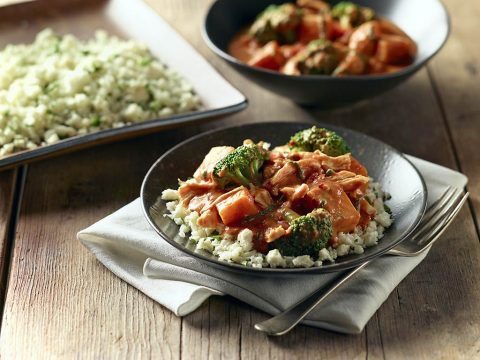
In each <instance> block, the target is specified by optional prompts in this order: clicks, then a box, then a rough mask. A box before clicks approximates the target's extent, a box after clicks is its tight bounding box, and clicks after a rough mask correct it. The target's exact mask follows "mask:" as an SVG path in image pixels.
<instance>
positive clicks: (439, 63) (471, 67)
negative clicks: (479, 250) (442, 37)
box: [430, 0, 480, 232]
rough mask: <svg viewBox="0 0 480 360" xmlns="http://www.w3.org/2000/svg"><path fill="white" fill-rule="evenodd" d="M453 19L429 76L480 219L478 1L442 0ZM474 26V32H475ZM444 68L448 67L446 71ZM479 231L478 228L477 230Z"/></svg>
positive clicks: (478, 220)
mask: <svg viewBox="0 0 480 360" xmlns="http://www.w3.org/2000/svg"><path fill="white" fill-rule="evenodd" d="M445 4H446V6H447V8H448V11H449V13H450V15H451V17H452V19H453V21H452V31H451V34H450V40H449V42H448V43H447V44H446V46H445V48H444V49H443V50H442V52H441V53H440V54H439V55H438V56H437V57H436V58H435V60H434V61H432V63H431V66H430V72H431V76H432V79H433V82H434V85H435V90H436V91H437V94H438V96H439V100H440V104H441V106H442V109H443V116H444V118H445V121H446V124H447V126H448V127H449V131H450V132H451V136H452V139H453V142H454V144H455V147H456V151H457V157H458V161H459V164H460V167H461V169H462V170H463V172H464V173H465V174H466V175H467V176H468V177H469V179H470V181H469V184H468V189H469V191H470V193H471V196H470V201H471V204H472V205H473V207H474V209H475V212H476V219H477V227H478V223H479V222H480V152H479V151H478V150H477V149H476V146H475V145H474V144H478V142H479V140H480V132H479V130H480V128H479V123H480V102H479V101H478V99H479V95H480V48H479V47H478V37H477V32H478V21H477V19H478V17H479V16H480V3H479V2H478V1H473V2H471V3H465V2H459V1H455V0H449V1H445ZM475 29H477V31H474V30H475ZM445 69H449V70H448V71H445ZM477 231H479V232H480V228H478V230H477Z"/></svg>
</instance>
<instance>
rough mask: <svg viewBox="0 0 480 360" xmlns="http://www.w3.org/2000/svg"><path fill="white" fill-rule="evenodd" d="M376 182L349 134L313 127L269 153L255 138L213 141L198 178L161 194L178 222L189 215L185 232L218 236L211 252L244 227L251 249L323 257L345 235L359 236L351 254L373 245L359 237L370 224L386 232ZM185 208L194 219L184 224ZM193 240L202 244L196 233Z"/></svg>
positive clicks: (237, 234) (382, 207)
mask: <svg viewBox="0 0 480 360" xmlns="http://www.w3.org/2000/svg"><path fill="white" fill-rule="evenodd" d="M371 185H372V184H371V179H370V178H369V176H368V171H367V169H366V168H365V167H364V166H363V165H362V164H361V163H360V162H359V161H358V160H357V159H355V157H353V156H352V154H351V152H350V149H349V147H348V145H347V144H346V142H345V141H344V139H343V138H342V137H340V136H339V135H338V134H336V133H335V132H333V131H331V130H328V129H324V128H318V127H315V126H314V127H312V128H310V129H305V130H302V131H300V132H298V133H296V134H294V135H293V136H292V137H291V139H290V140H289V142H288V143H287V144H285V145H282V146H279V147H276V148H274V149H272V150H269V144H266V143H264V142H260V143H254V142H253V141H251V140H246V141H244V144H243V145H241V146H239V147H236V148H235V147H232V146H215V147H213V148H211V150H210V152H209V153H208V154H207V155H206V156H205V158H204V160H203V162H202V163H201V164H200V166H199V167H198V169H197V170H196V171H195V173H194V174H193V177H192V178H191V179H189V180H186V181H180V186H179V188H178V190H176V191H174V190H168V191H170V194H169V193H164V199H168V200H175V201H173V202H172V203H171V205H169V207H168V206H167V208H169V209H170V210H171V213H172V215H170V216H171V217H172V219H174V220H176V219H177V218H178V216H177V217H176V216H175V214H176V213H182V214H184V215H183V216H184V218H182V219H180V221H179V222H177V223H179V224H183V225H182V226H183V227H184V228H183V229H184V230H186V231H192V232H195V233H196V234H198V233H199V232H200V231H204V230H206V231H205V232H204V233H203V235H202V236H203V237H204V238H206V239H208V238H210V240H209V241H210V242H212V241H214V240H215V241H217V242H216V243H215V242H213V245H212V246H211V248H212V249H213V248H214V245H215V244H217V245H220V244H221V243H222V244H223V242H221V241H222V240H224V239H230V240H232V242H234V241H235V239H237V238H238V237H239V234H241V233H245V231H246V232H247V233H248V234H249V239H250V241H251V242H252V244H251V246H250V245H249V246H247V247H248V251H250V250H252V249H251V248H253V250H254V251H255V252H257V253H260V254H264V255H267V254H268V255H271V256H270V258H272V256H273V255H275V254H277V255H278V256H281V257H301V256H307V257H310V258H311V259H313V260H318V259H319V258H321V256H322V255H321V254H322V251H323V253H324V255H325V249H330V250H332V249H335V248H338V246H339V245H341V244H343V243H344V242H345V241H346V240H345V239H346V235H345V234H353V235H355V236H357V237H358V242H356V243H354V242H352V245H351V249H350V245H349V246H347V248H348V249H347V253H349V250H354V249H356V250H355V251H356V252H357V253H359V251H361V252H363V247H364V246H363V245H365V246H368V244H363V242H362V241H363V240H362V239H361V236H362V234H364V233H365V231H366V229H367V228H371V226H370V225H371V223H373V224H372V225H375V231H376V233H375V234H376V235H375V236H376V237H375V239H374V243H376V240H378V239H377V237H380V236H379V235H381V234H380V227H381V226H380V225H378V231H377V222H376V221H377V220H379V217H378V215H381V216H383V217H384V218H383V219H380V221H383V222H382V224H383V228H386V227H388V226H390V224H391V219H390V214H388V213H387V212H386V208H385V207H384V204H383V200H384V198H383V195H379V194H380V188H379V187H378V188H377V190H374V192H375V194H373V191H372V186H371ZM171 194H173V197H171V196H172V195H171ZM167 205H168V204H167ZM187 213H188V214H190V215H188V216H190V217H189V221H190V222H188V221H185V218H187V217H188V216H186V215H185V214H187ZM191 214H194V215H195V216H194V218H193V219H194V221H192V215H191ZM385 215H386V218H385ZM385 222H386V223H385ZM383 228H382V229H381V231H382V232H383ZM353 235H352V236H353ZM349 236H350V235H349ZM355 236H354V237H353V238H352V239H354V238H355ZM244 237H245V236H244ZM193 240H194V241H196V242H199V240H200V239H199V236H196V237H193ZM202 241H204V240H202ZM352 241H353V240H352ZM355 241H356V240H355ZM227 242H228V241H227ZM202 244H204V242H202ZM356 245H358V246H357V247H356V248H355V246H356ZM370 245H372V244H370ZM222 246H223V245H222ZM344 250H345V249H344ZM212 251H213V250H212ZM272 251H273V252H272ZM217 253H218V251H217ZM272 254H273V255H272ZM344 255H345V254H344ZM267 258H268V256H267ZM313 260H312V261H313ZM265 261H266V260H265ZM260 262H261V261H260Z"/></svg>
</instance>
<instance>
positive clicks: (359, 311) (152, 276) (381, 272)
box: [77, 157, 467, 334]
mask: <svg viewBox="0 0 480 360" xmlns="http://www.w3.org/2000/svg"><path fill="white" fill-rule="evenodd" d="M409 158H410V160H411V161H412V162H413V163H414V164H415V166H417V168H418V169H419V170H420V172H421V173H422V175H423V177H424V179H425V182H426V184H427V188H428V195H429V196H428V202H429V203H432V202H433V201H435V200H436V199H437V198H438V197H439V196H440V194H441V193H442V191H443V190H444V189H445V188H446V187H447V186H448V185H452V186H455V187H458V188H463V187H464V186H465V185H466V183H467V178H466V177H465V176H464V175H463V174H460V173H458V172H456V171H453V170H450V169H447V168H445V167H442V166H439V165H435V164H432V163H429V162H426V161H424V160H420V159H417V158H413V157H409ZM159 191H160V190H159ZM77 236H78V239H79V240H80V241H81V242H82V243H83V245H85V246H86V247H87V248H88V249H89V250H90V251H91V252H92V253H93V254H94V255H95V256H96V257H97V259H98V260H99V261H100V262H102V263H103V264H104V265H105V266H106V267H107V268H108V269H110V270H111V271H112V272H113V273H114V274H116V275H117V276H119V277H120V278H122V279H123V280H125V281H127V282H128V283H129V284H131V285H133V286H135V287H136V288H138V289H139V290H140V291H142V292H143V293H145V294H146V295H148V296H149V297H151V298H152V299H154V300H155V301H157V302H159V303H160V304H162V305H164V306H165V307H167V308H168V309H170V310H171V311H173V312H174V313H175V314H176V315H178V316H183V315H186V314H189V313H190V312H192V311H194V310H195V309H197V308H198V307H199V306H200V305H201V304H202V303H203V302H204V301H205V300H206V299H207V298H208V297H209V296H211V295H223V294H228V295H231V296H233V297H235V298H237V299H240V300H242V301H244V302H246V303H248V304H250V305H252V306H254V307H256V308H258V309H261V310H263V311H265V312H267V313H269V314H272V315H273V314H277V313H278V312H280V311H282V310H284V309H286V308H288V307H289V306H291V305H292V304H294V303H296V302H298V301H299V300H300V299H302V298H303V297H305V296H306V295H308V294H309V293H311V292H313V291H314V290H316V289H318V288H319V287H321V286H326V285H327V284H329V283H330V282H331V281H334V279H335V278H336V277H337V276H339V275H340V274H339V273H333V274H324V275H323V274H322V275H295V276H292V275H290V276H284V277H283V276H282V277H279V276H275V277H268V276H256V275H244V274H238V273H234V272H230V271H226V270H220V269H218V268H214V267H211V266H209V265H207V264H205V263H203V262H201V261H199V260H197V259H195V258H193V257H190V256H188V255H186V254H184V253H183V252H181V251H179V250H177V249H176V248H174V247H173V246H171V245H169V244H168V243H167V242H166V241H164V240H163V239H162V238H161V237H160V236H159V235H158V234H157V233H156V232H155V231H154V230H153V229H152V228H151V227H150V225H149V224H148V223H147V221H146V220H145V218H144V216H143V212H142V209H141V202H140V199H137V200H135V201H133V202H132V203H130V204H128V205H126V206H125V207H123V208H121V209H120V210H118V211H116V212H115V213H113V214H111V215H109V216H107V217H106V218H104V219H102V220H100V221H99V222H97V223H95V224H93V225H92V226H90V227H88V228H87V229H85V230H82V231H80V232H79V233H78V235H77ZM425 256H426V253H425V254H422V255H420V256H418V257H413V258H401V257H393V256H383V257H380V258H378V259H376V260H375V261H373V262H372V263H371V264H369V265H368V266H367V267H366V268H365V269H363V270H362V271H361V272H360V273H359V274H357V276H356V277H355V280H354V281H351V282H349V283H348V284H346V285H345V286H343V287H341V288H340V289H338V290H337V291H336V292H335V293H334V294H333V295H332V296H331V297H330V298H329V299H328V301H327V302H326V303H325V304H324V305H323V306H321V307H319V308H317V309H315V310H314V311H312V313H311V314H310V315H309V316H308V318H307V319H306V320H305V321H304V322H303V323H305V324H308V325H311V326H316V327H320V328H324V329H328V330H333V331H337V332H342V333H347V334H356V333H360V332H361V331H362V330H363V328H364V327H365V325H366V323H367V322H368V320H369V319H370V317H371V316H372V315H373V314H374V313H375V312H376V311H377V309H378V308H379V307H380V305H381V304H382V303H383V302H384V301H385V300H386V299H387V297H388V296H389V294H390V293H391V292H392V291H393V290H394V289H395V287H396V286H397V285H398V284H399V283H400V281H402V280H403V278H405V276H407V275H408V273H410V271H412V270H413V269H414V268H415V267H416V266H417V265H418V264H419V263H420V262H421V261H422V260H423V259H424V257H425Z"/></svg>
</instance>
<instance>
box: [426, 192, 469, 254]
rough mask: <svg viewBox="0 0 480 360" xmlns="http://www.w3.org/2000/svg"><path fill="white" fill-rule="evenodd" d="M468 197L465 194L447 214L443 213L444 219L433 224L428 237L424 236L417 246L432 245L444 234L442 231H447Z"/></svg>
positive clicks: (467, 194)
mask: <svg viewBox="0 0 480 360" xmlns="http://www.w3.org/2000/svg"><path fill="white" fill-rule="evenodd" d="M469 195H470V193H468V192H467V193H466V194H465V195H464V196H463V197H462V198H461V199H460V201H458V202H457V204H456V205H455V208H454V209H453V210H451V211H450V212H449V213H445V218H442V219H441V220H440V221H438V222H437V224H435V226H434V227H433V229H432V230H431V231H430V232H429V234H428V236H426V237H425V238H424V239H422V240H421V241H419V244H421V245H422V244H425V243H430V244H433V243H434V242H435V241H436V240H437V239H438V238H439V237H440V236H441V235H442V234H443V233H444V231H445V230H446V229H447V227H448V225H450V223H451V222H452V221H453V219H455V216H457V214H458V213H459V212H460V210H461V209H462V206H463V204H464V203H465V201H466V200H467V198H468V196H469ZM457 200H458V198H457ZM450 209H451V208H449V209H447V210H450Z"/></svg>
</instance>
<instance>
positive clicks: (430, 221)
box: [410, 189, 462, 241]
mask: <svg viewBox="0 0 480 360" xmlns="http://www.w3.org/2000/svg"><path fill="white" fill-rule="evenodd" d="M461 194H462V190H458V189H454V190H453V191H449V193H448V195H447V196H446V197H445V198H444V199H443V200H442V201H441V203H439V204H437V205H436V206H435V209H434V210H433V211H432V212H431V215H430V216H429V217H428V218H426V219H424V220H423V221H422V224H421V226H420V227H419V228H418V229H417V231H416V232H415V235H413V236H412V237H411V239H410V241H415V239H416V238H418V237H420V236H424V234H425V233H426V232H427V231H429V230H430V229H431V227H432V226H434V225H435V224H436V223H437V221H439V220H440V219H441V218H442V217H444V216H445V213H446V212H447V211H449V210H450V208H451V207H452V206H453V205H454V204H455V202H456V201H457V200H458V199H459V197H460V195H461Z"/></svg>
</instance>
